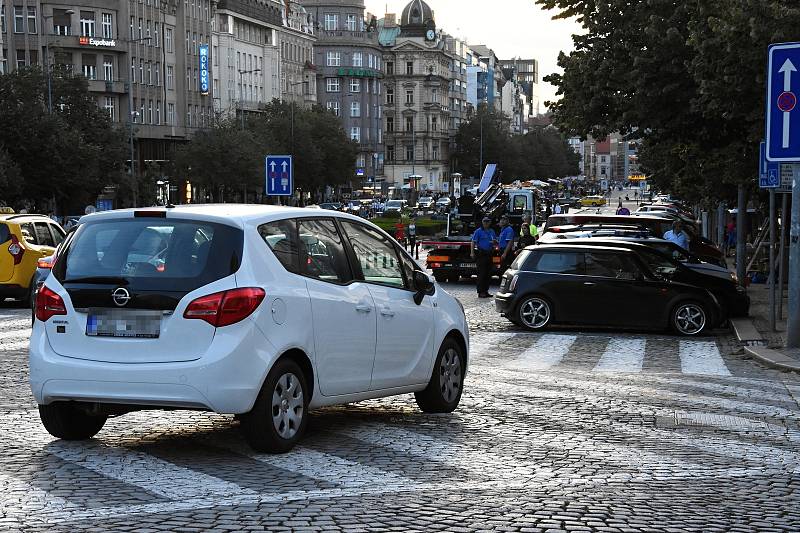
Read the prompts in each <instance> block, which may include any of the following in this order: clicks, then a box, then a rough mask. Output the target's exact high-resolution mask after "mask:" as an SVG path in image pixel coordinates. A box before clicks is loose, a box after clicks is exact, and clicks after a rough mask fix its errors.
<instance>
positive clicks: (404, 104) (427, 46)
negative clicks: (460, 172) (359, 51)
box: [379, 0, 454, 192]
mask: <svg viewBox="0 0 800 533" xmlns="http://www.w3.org/2000/svg"><path fill="white" fill-rule="evenodd" d="M398 22H399V23H398ZM379 26H381V28H382V29H381V44H382V45H383V47H384V49H383V63H384V66H385V72H386V82H385V90H384V92H385V95H384V105H385V142H386V169H385V171H386V177H387V180H388V181H389V182H390V183H391V184H392V185H393V186H394V187H396V188H400V187H404V188H406V189H412V190H417V191H420V192H422V191H425V192H445V191H446V190H447V189H449V182H450V175H451V171H450V164H451V161H450V149H451V142H452V137H453V134H454V131H453V130H452V127H451V125H452V122H451V111H450V107H449V98H450V94H451V91H450V86H451V80H452V75H451V68H452V67H451V65H452V62H453V55H452V53H450V52H449V51H448V50H447V48H446V46H445V44H446V43H445V39H444V38H443V35H442V33H441V32H439V31H437V29H436V22H435V20H434V17H433V11H432V10H431V8H430V7H429V6H428V4H427V3H425V2H424V1H422V0H412V2H411V3H409V4H408V5H407V6H406V7H405V9H404V10H403V13H402V16H401V17H400V20H399V21H396V20H395V17H394V16H393V15H390V14H387V15H386V17H385V18H384V19H383V20H382V21H381V22H379Z"/></svg>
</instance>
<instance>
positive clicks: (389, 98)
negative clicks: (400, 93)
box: [386, 87, 394, 105]
mask: <svg viewBox="0 0 800 533" xmlns="http://www.w3.org/2000/svg"><path fill="white" fill-rule="evenodd" d="M386 103H387V104H388V105H392V104H394V89H393V88H392V87H387V88H386Z"/></svg>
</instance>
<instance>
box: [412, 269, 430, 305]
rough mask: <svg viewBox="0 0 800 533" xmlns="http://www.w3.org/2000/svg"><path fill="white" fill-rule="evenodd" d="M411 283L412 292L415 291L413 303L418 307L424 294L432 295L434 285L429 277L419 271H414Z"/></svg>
mask: <svg viewBox="0 0 800 533" xmlns="http://www.w3.org/2000/svg"><path fill="white" fill-rule="evenodd" d="M413 282H414V290H415V291H417V292H415V293H414V303H415V304H417V305H420V304H421V303H422V300H423V298H425V295H426V294H428V295H431V294H433V291H434V287H435V285H434V284H433V280H431V278H430V276H428V274H426V273H425V272H422V271H421V270H415V271H414V277H413Z"/></svg>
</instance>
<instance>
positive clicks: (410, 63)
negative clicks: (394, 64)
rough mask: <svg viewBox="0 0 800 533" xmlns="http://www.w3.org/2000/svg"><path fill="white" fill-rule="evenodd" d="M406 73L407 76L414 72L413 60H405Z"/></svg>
mask: <svg viewBox="0 0 800 533" xmlns="http://www.w3.org/2000/svg"><path fill="white" fill-rule="evenodd" d="M406 74H407V75H409V76H411V75H412V74H414V62H413V61H407V62H406Z"/></svg>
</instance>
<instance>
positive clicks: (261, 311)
mask: <svg viewBox="0 0 800 533" xmlns="http://www.w3.org/2000/svg"><path fill="white" fill-rule="evenodd" d="M35 313H36V320H35V323H34V327H33V334H32V336H31V344H30V384H31V389H32V391H33V395H34V397H35V398H36V401H37V403H38V404H39V414H40V417H41V420H42V423H43V424H44V426H45V428H46V429H47V431H49V432H50V433H51V434H52V435H53V436H55V437H59V438H62V439H70V440H80V439H87V438H90V437H92V436H94V435H95V434H96V433H97V432H98V431H100V429H101V428H102V427H103V424H104V423H105V421H106V419H107V418H108V417H109V416H116V415H120V414H124V413H126V412H130V411H135V410H140V409H159V408H167V409H171V408H178V409H201V410H211V411H215V412H218V413H231V414H237V415H240V419H241V426H242V429H243V432H244V435H245V437H246V438H247V440H248V442H249V443H250V444H251V446H252V447H253V448H254V449H256V450H259V451H267V452H275V453H279V452H285V451H288V450H289V449H291V448H292V446H294V444H295V443H297V441H298V440H299V439H300V437H301V436H302V434H303V430H304V427H305V425H306V421H307V418H308V410H309V409H313V408H315V407H320V406H325V405H333V404H341V403H345V402H354V401H359V400H365V399H370V398H379V397H385V396H391V395H396V394H405V393H412V392H413V393H414V394H415V396H416V400H417V404H418V405H419V407H420V408H421V409H422V410H423V411H425V412H430V413H443V412H451V411H453V410H454V409H455V408H456V407H457V406H458V403H459V400H460V398H461V393H462V389H463V383H464V375H465V372H466V369H467V362H468V357H467V356H468V346H469V338H468V330H467V324H466V319H465V317H464V311H463V308H462V307H461V304H460V303H459V302H458V301H457V300H456V299H455V298H453V297H452V296H450V295H449V294H447V293H446V292H444V291H443V290H441V289H440V288H438V287H437V286H436V285H435V284H434V283H433V282H432V281H431V279H430V277H429V276H428V275H427V274H426V273H424V272H423V271H422V270H421V269H420V267H419V266H418V265H417V264H416V263H415V262H414V261H413V260H412V258H411V256H409V255H408V254H407V253H406V252H405V251H404V250H403V249H402V247H400V246H399V245H398V244H397V243H396V242H395V241H394V240H393V239H392V238H391V237H389V236H388V235H387V234H386V233H384V232H383V231H381V230H380V229H379V228H377V227H376V226H374V225H372V224H370V223H368V222H365V221H364V220H362V219H359V218H357V217H355V216H352V215H347V214H344V213H335V212H327V211H326V212H320V211H315V210H308V209H292V208H282V207H272V206H255V205H216V206H184V207H175V208H148V209H138V210H122V211H110V212H105V213H98V214H95V215H90V216H87V217H84V218H83V219H82V223H81V224H80V226H79V227H78V229H77V230H76V231H74V232H73V233H71V234H70V235H69V236H68V239H67V241H66V242H65V243H64V245H63V246H62V247H61V248H60V249H59V252H58V256H57V257H56V260H55V264H54V267H53V270H52V274H51V275H50V276H49V277H48V278H47V280H46V281H45V283H44V285H43V287H42V289H41V291H40V292H39V296H38V298H37V300H36V310H35Z"/></svg>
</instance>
